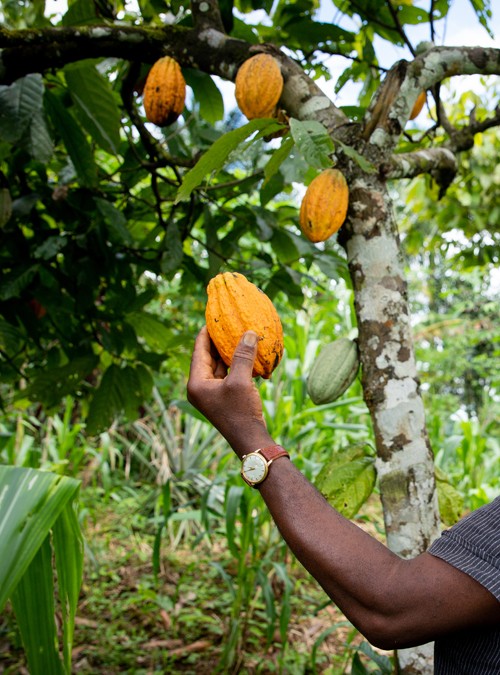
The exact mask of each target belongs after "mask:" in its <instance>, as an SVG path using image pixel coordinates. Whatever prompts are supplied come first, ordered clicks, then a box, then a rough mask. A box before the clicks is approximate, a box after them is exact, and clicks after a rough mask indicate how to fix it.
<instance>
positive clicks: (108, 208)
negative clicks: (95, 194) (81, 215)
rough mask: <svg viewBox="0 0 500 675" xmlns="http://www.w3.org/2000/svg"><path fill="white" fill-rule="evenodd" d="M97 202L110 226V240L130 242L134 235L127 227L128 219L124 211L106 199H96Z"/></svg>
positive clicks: (120, 242)
mask: <svg viewBox="0 0 500 675" xmlns="http://www.w3.org/2000/svg"><path fill="white" fill-rule="evenodd" d="M95 203H96V206H97V209H98V210H99V213H100V214H101V215H102V217H103V219H104V222H105V223H106V225H107V226H108V230H109V238H110V240H111V241H114V242H117V243H119V244H122V243H130V242H131V241H132V235H131V234H130V232H129V231H128V229H127V219H126V217H125V214H124V213H123V211H120V209H117V208H116V206H115V205H114V204H112V203H111V202H108V201H106V200H105V199H96V200H95Z"/></svg>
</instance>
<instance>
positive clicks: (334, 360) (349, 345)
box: [307, 338, 359, 405]
mask: <svg viewBox="0 0 500 675" xmlns="http://www.w3.org/2000/svg"><path fill="white" fill-rule="evenodd" d="M358 370H359V356H358V345H357V343H356V342H355V341H354V340H349V338H339V339H338V340H335V341H334V342H330V343H328V344H327V345H325V346H324V347H323V348H322V349H321V351H320V353H319V354H318V356H317V357H316V359H315V361H314V363H313V365H312V368H311V370H310V372H309V377H308V378H307V393H308V394H309V396H310V397H311V400H312V402H313V403H315V404H316V405H321V404H323V403H331V402H332V401H335V400H336V399H338V398H339V397H340V396H342V394H343V393H344V392H345V391H347V389H348V388H349V387H350V386H351V384H352V383H353V382H354V380H355V379H356V375H357V374H358Z"/></svg>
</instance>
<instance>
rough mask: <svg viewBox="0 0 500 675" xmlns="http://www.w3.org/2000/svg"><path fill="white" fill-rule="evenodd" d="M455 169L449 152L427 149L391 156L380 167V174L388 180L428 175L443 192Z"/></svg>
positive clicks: (454, 163) (454, 162) (454, 159)
mask: <svg viewBox="0 0 500 675" xmlns="http://www.w3.org/2000/svg"><path fill="white" fill-rule="evenodd" d="M457 169H458V167H457V160H456V157H455V155H454V154H453V152H452V151H451V150H449V149H448V148H429V149H427V150H417V151H416V152H408V153H401V154H399V155H393V156H392V157H391V159H390V161H389V162H386V163H384V164H382V165H381V167H380V173H381V176H383V177H384V178H385V179H388V180H391V179H395V178H414V177H415V176H419V175H420V174H422V173H428V174H430V175H431V176H432V177H433V178H434V180H435V181H436V183H437V184H438V185H439V186H440V188H441V192H443V191H445V190H446V188H447V187H448V186H449V185H450V183H451V182H452V181H453V179H454V178H455V175H456V173H457Z"/></svg>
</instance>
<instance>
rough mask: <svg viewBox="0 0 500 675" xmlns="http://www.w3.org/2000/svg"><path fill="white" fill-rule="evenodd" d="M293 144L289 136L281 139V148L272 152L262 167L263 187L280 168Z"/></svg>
mask: <svg viewBox="0 0 500 675" xmlns="http://www.w3.org/2000/svg"><path fill="white" fill-rule="evenodd" d="M294 144H295V141H294V139H293V138H292V137H291V136H288V137H287V138H285V139H283V142H282V143H281V146H280V147H279V148H278V149H277V150H275V151H274V152H273V154H272V155H271V158H270V159H269V161H268V163H267V164H266V166H265V167H264V176H265V180H264V185H265V184H266V183H267V181H268V180H270V178H272V176H274V174H275V173H277V172H278V171H279V168H280V166H281V165H282V164H283V162H284V161H285V159H286V158H287V157H288V156H289V155H290V152H291V151H292V148H293V146H294Z"/></svg>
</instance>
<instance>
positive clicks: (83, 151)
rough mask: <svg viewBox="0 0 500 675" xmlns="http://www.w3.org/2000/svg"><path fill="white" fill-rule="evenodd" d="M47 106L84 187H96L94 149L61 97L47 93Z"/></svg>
mask: <svg viewBox="0 0 500 675" xmlns="http://www.w3.org/2000/svg"><path fill="white" fill-rule="evenodd" d="M45 104H46V108H47V111H48V114H49V116H50V119H51V120H52V123H53V125H54V127H55V129H56V130H57V133H58V134H60V136H61V138H62V140H63V143H64V145H65V146H66V150H67V151H68V154H69V156H70V158H71V161H72V162H73V166H74V167H75V170H76V173H77V174H78V177H79V178H80V180H81V182H82V185H84V186H86V187H95V186H96V185H97V167H96V165H95V162H94V157H93V155H92V149H91V147H90V145H89V142H88V141H87V138H86V136H85V134H84V133H83V131H82V129H81V127H80V126H79V125H78V124H77V122H76V121H75V119H74V118H73V116H72V115H71V113H70V112H69V111H68V110H66V108H65V107H64V105H63V104H62V103H61V101H60V99H59V97H58V96H56V95H55V94H53V93H52V92H51V91H46V92H45Z"/></svg>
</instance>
